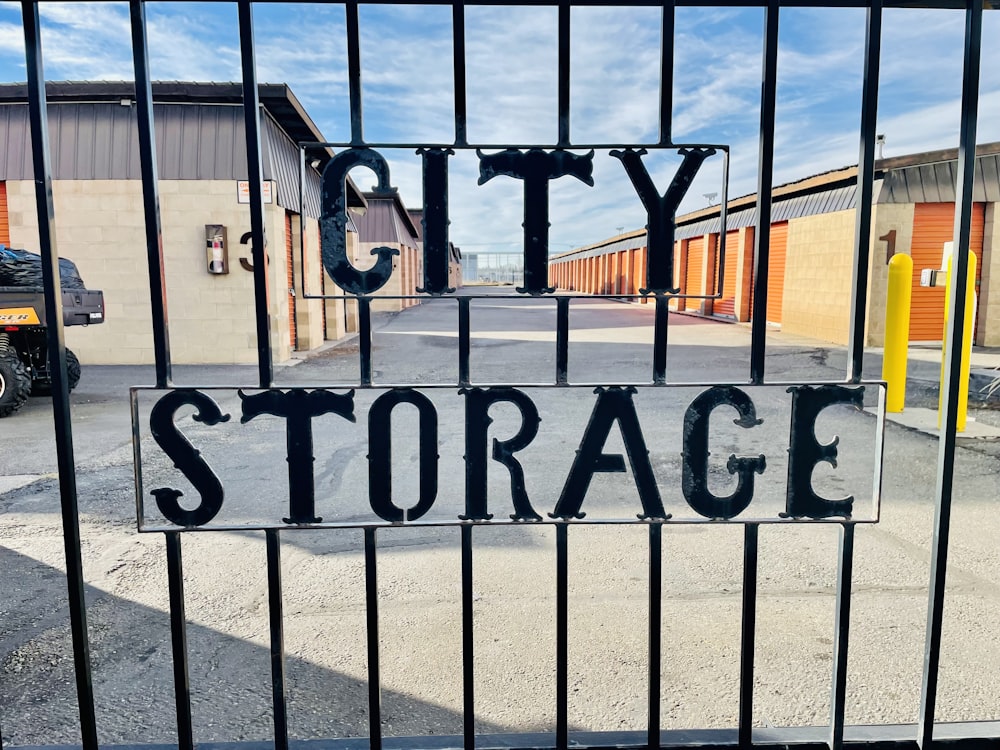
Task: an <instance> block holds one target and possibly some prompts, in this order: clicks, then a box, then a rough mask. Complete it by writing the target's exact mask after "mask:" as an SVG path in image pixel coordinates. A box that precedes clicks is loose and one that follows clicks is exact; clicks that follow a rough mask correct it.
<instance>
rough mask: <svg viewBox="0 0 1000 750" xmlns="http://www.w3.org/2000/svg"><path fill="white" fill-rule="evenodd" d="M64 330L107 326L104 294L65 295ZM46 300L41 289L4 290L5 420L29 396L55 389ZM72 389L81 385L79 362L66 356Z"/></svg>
mask: <svg viewBox="0 0 1000 750" xmlns="http://www.w3.org/2000/svg"><path fill="white" fill-rule="evenodd" d="M62 308H63V325H64V326H81V325H83V326H85V325H96V324H98V323H103V322H104V293H103V292H99V291H96V290H92V289H65V288H64V289H62ZM47 323H48V321H47V320H46V317H45V295H44V293H43V292H42V289H41V288H39V287H23V286H0V417H6V416H8V415H10V414H13V413H14V412H15V411H17V410H18V409H20V408H21V406H23V405H24V402H25V401H26V400H27V398H28V396H40V395H46V394H48V393H50V392H51V389H52V371H51V367H50V365H49V359H48V343H47V342H48V335H47V330H48V326H47ZM66 375H67V379H68V382H69V389H70V390H73V388H74V387H76V384H77V382H79V380H80V361H79V360H78V359H77V357H76V355H75V354H73V352H72V351H70V350H69V349H67V350H66Z"/></svg>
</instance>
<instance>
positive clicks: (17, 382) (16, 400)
mask: <svg viewBox="0 0 1000 750" xmlns="http://www.w3.org/2000/svg"><path fill="white" fill-rule="evenodd" d="M30 392H31V378H30V377H29V376H28V369H27V368H26V367H25V366H24V363H23V362H21V360H19V359H18V358H17V355H15V354H13V353H12V352H11V353H7V354H4V355H2V356H0V417H7V416H10V415H11V414H13V413H14V412H16V411H17V410H18V409H20V408H21V407H22V406H24V402H25V401H27V400H28V394H29V393H30Z"/></svg>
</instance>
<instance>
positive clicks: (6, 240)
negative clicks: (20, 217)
mask: <svg viewBox="0 0 1000 750" xmlns="http://www.w3.org/2000/svg"><path fill="white" fill-rule="evenodd" d="M0 244H3V245H7V246H8V247H9V246H10V221H9V220H8V218H7V183H6V182H0Z"/></svg>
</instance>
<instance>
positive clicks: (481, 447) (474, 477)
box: [459, 387, 542, 521]
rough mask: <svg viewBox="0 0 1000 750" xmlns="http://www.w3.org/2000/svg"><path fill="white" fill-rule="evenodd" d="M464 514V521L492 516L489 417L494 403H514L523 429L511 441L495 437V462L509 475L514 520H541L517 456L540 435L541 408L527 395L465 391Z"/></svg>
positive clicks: (496, 390)
mask: <svg viewBox="0 0 1000 750" xmlns="http://www.w3.org/2000/svg"><path fill="white" fill-rule="evenodd" d="M459 393H461V394H462V395H464V396H465V515H464V516H460V518H461V519H462V520H463V521H468V520H472V521H488V520H490V519H491V518H493V514H492V513H490V512H489V511H488V509H487V502H486V495H487V482H486V464H487V461H486V436H487V430H488V429H489V426H490V424H492V422H493V419H492V418H491V417H490V415H489V410H490V407H491V406H492V405H493V404H496V403H500V402H505V403H509V404H514V406H516V407H517V410H518V411H519V412H520V413H521V426H520V427H519V428H518V431H517V434H516V435H514V437H512V438H510V439H509V440H503V441H500V440H497V439H496V438H493V460H494V461H499V462H500V463H501V464H503V465H504V466H506V467H507V470H508V471H509V472H510V494H511V498H512V500H513V501H514V513H513V514H512V515H511V518H512V519H514V520H515V521H529V520H530V521H541V520H542V517H541V516H540V515H538V513H536V512H535V509H534V508H532V507H531V501H530V500H529V499H528V493H527V491H526V490H525V484H524V469H523V468H522V467H521V464H520V462H518V460H517V459H516V458H514V454H515V453H516V452H517V451H519V450H522V449H523V448H526V447H527V446H528V444H529V443H531V441H532V440H534V439H535V436H536V435H537V434H538V425H539V424H540V423H541V421H542V420H541V419H540V418H539V416H538V409H537V408H536V407H535V404H534V403H533V402H532V400H531V399H530V398H528V394H526V393H524V391H519V390H517V389H516V388H507V387H494V388H486V389H483V388H465V389H462V390H461V391H459Z"/></svg>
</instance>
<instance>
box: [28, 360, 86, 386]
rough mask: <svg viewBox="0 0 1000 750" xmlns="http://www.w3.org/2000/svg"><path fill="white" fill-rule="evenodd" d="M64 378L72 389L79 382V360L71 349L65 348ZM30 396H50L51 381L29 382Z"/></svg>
mask: <svg viewBox="0 0 1000 750" xmlns="http://www.w3.org/2000/svg"><path fill="white" fill-rule="evenodd" d="M66 378H67V380H68V381H69V389H70V390H71V391H72V390H73V389H74V388H76V384H77V383H79V382H80V360H79V359H77V357H76V355H75V354H74V353H73V350H72V349H67V350H66ZM31 395H32V396H51V395H52V381H51V380H36V381H35V382H33V383H32V384H31Z"/></svg>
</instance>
